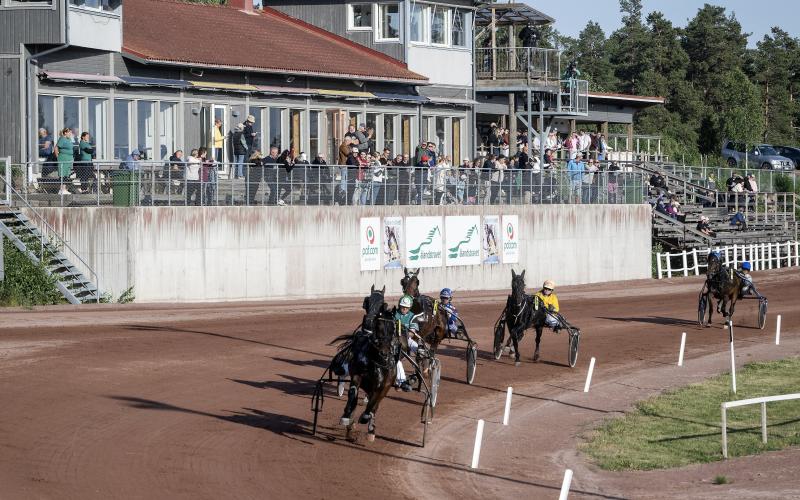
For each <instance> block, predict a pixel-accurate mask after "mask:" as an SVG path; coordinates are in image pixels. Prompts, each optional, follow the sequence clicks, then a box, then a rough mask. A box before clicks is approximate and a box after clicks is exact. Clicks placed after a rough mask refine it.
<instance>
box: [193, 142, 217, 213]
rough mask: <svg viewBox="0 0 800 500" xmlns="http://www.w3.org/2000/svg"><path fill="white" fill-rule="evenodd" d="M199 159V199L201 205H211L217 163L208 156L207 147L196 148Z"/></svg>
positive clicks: (214, 199)
mask: <svg viewBox="0 0 800 500" xmlns="http://www.w3.org/2000/svg"><path fill="white" fill-rule="evenodd" d="M197 156H198V158H199V159H200V164H201V167H200V188H201V189H200V200H201V204H202V205H213V204H214V203H215V202H216V195H217V164H216V162H215V161H214V159H213V158H209V157H208V148H205V147H201V148H198V149H197Z"/></svg>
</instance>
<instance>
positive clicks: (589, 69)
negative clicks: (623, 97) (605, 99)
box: [570, 21, 617, 92]
mask: <svg viewBox="0 0 800 500" xmlns="http://www.w3.org/2000/svg"><path fill="white" fill-rule="evenodd" d="M571 52H572V54H571V55H570V56H574V58H575V60H576V61H577V63H578V68H579V69H580V71H581V78H585V79H586V80H588V81H589V87H590V89H591V90H596V91H601V92H602V91H604V92H611V91H613V90H615V88H616V86H617V81H616V77H615V76H614V67H613V66H612V65H611V60H610V58H609V54H608V50H607V48H606V34H605V33H604V32H603V29H602V28H601V27H600V25H599V24H597V23H596V22H593V21H589V22H588V23H586V27H585V28H584V29H583V30H582V31H581V32H580V34H579V35H578V39H577V40H576V41H575V44H574V45H573V46H572V47H571Z"/></svg>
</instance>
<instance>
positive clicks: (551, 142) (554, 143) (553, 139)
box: [544, 130, 558, 151]
mask: <svg viewBox="0 0 800 500" xmlns="http://www.w3.org/2000/svg"><path fill="white" fill-rule="evenodd" d="M544 147H545V148H546V149H549V150H551V151H555V150H556V149H558V131H557V130H551V131H550V133H549V134H547V140H546V141H545V144H544Z"/></svg>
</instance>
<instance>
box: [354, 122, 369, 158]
mask: <svg viewBox="0 0 800 500" xmlns="http://www.w3.org/2000/svg"><path fill="white" fill-rule="evenodd" d="M355 136H356V140H358V144H357V146H358V152H359V153H361V152H362V151H363V152H365V153H366V152H369V138H368V137H367V124H366V123H359V124H358V130H356V132H355Z"/></svg>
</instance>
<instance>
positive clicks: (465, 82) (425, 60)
mask: <svg viewBox="0 0 800 500" xmlns="http://www.w3.org/2000/svg"><path fill="white" fill-rule="evenodd" d="M408 69H410V70H411V71H414V72H416V73H419V74H421V75H424V76H427V77H428V78H429V79H430V81H431V83H432V84H438V85H458V86H462V87H472V52H470V51H469V50H458V49H445V48H437V47H429V46H419V45H413V44H411V45H410V46H409V47H408Z"/></svg>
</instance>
